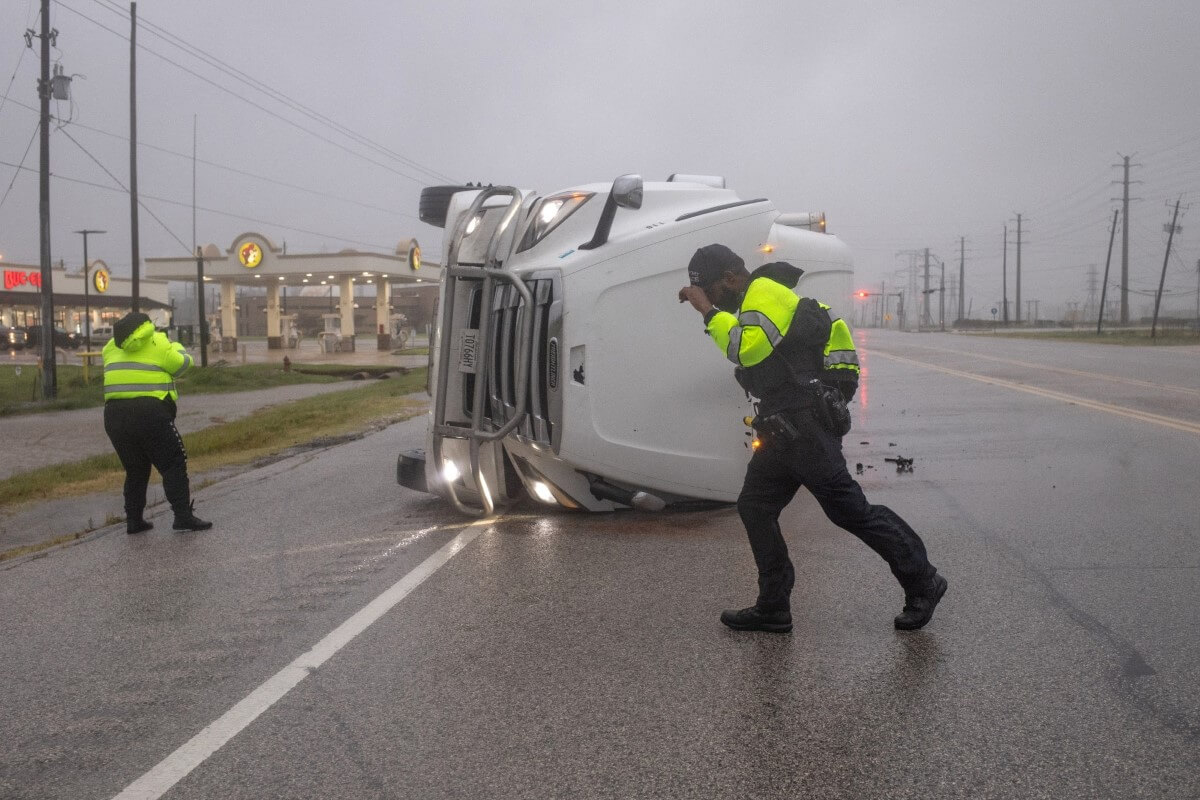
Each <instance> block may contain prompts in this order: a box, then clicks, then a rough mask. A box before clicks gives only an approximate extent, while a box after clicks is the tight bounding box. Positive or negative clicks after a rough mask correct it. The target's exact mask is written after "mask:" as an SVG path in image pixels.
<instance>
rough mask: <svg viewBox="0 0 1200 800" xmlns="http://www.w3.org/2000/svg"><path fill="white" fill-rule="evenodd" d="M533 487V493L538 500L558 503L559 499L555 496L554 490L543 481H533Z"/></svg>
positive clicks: (553, 503) (552, 503)
mask: <svg viewBox="0 0 1200 800" xmlns="http://www.w3.org/2000/svg"><path fill="white" fill-rule="evenodd" d="M530 485H531V486H532V487H533V493H534V495H535V496H536V497H537V499H538V500H541V501H542V502H543V503H549V504H550V505H555V506H556V505H558V500H557V499H556V498H555V497H554V492H552V491H550V487H549V486H547V485H546V484H545V483H543V482H542V481H533V483H531V484H530Z"/></svg>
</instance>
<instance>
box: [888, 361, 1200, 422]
mask: <svg viewBox="0 0 1200 800" xmlns="http://www.w3.org/2000/svg"><path fill="white" fill-rule="evenodd" d="M874 353H875V355H877V356H880V357H882V358H890V359H892V360H893V361H900V362H903V363H905V364H913V365H914V366H918V367H924V368H925V369H932V370H934V371H936V372H944V373H946V374H947V375H957V376H958V377H960V378H967V379H969V380H973V381H979V382H980V383H986V384H989V385H991V386H1003V387H1005V388H1008V389H1015V390H1016V391H1018V392H1025V393H1027V394H1035V395H1037V396H1039V397H1048V398H1050V399H1051V400H1061V401H1062V402H1064V403H1067V404H1069V405H1073V406H1083V407H1085V408H1091V409H1095V410H1096V411H1104V412H1107V413H1109V414H1116V415H1118V416H1121V417H1127V418H1128V419H1136V420H1138V421H1140V422H1149V423H1152V424H1154V425H1162V426H1163V427H1166V428H1174V429H1175V430H1177V431H1183V432H1184V433H1194V434H1197V435H1200V424H1197V423H1195V422H1188V421H1187V420H1183V419H1176V418H1175V417H1164V416H1163V415H1161V414H1151V413H1150V412H1148V411H1138V410H1137V409H1134V408H1126V407H1124V406H1116V405H1113V404H1112V403H1102V402H1100V401H1098V400H1089V399H1087V398H1086V397H1078V396H1076V395H1073V394H1066V393H1065V392H1056V391H1053V390H1051V389H1040V388H1038V387H1036V386H1028V385H1026V384H1023V383H1016V382H1015V381H1008V380H1004V379H1003V378H990V377H988V376H986V375H976V374H975V373H973V372H963V371H962V370H958V369H951V368H950V367H942V366H938V365H936V364H929V363H927V362H925V361H918V360H917V359H915V358H905V357H904V356H898V355H895V354H894V353H886V352H884V351H882V350H875V351H874Z"/></svg>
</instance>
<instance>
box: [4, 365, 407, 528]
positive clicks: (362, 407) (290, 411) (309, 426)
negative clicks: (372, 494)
mask: <svg viewBox="0 0 1200 800" xmlns="http://www.w3.org/2000/svg"><path fill="white" fill-rule="evenodd" d="M353 371H361V370H357V369H356V370H353ZM424 386H425V370H424V369H415V370H412V371H410V372H409V373H408V374H406V375H401V376H398V377H395V378H390V379H387V380H377V381H373V382H372V383H371V385H369V386H364V387H362V388H360V389H355V390H353V391H345V392H334V393H333V394H327V395H318V396H316V397H307V398H304V399H302V400H296V401H293V402H290V403H282V404H280V405H277V406H269V407H267V408H263V409H260V410H258V411H256V412H255V413H253V414H251V415H250V416H248V417H244V418H242V419H239V420H234V421H233V422H226V423H223V424H220V425H214V426H212V427H210V428H205V429H204V430H201V431H197V432H195V433H190V434H187V435H185V436H184V437H183V441H184V446H185V447H186V448H187V452H188V470H189V472H190V473H191V476H192V477H193V478H195V476H196V475H197V474H199V473H201V472H206V471H211V470H215V469H218V468H224V467H232V466H238V465H244V464H251V463H253V462H255V461H258V460H260V459H263V458H267V457H270V456H274V455H277V454H279V453H281V452H283V451H285V450H288V449H289V448H293V447H297V446H303V445H308V444H310V443H313V442H320V441H324V440H328V439H332V438H335V437H339V436H345V435H347V434H355V433H360V432H364V431H368V430H373V429H376V428H378V427H381V426H383V425H388V424H391V423H394V422H399V421H401V420H404V419H408V418H409V417H412V416H415V415H417V414H419V413H421V412H422V411H423V410H424V408H425V404H426V396H425V395H424V393H423V391H424ZM418 392H419V393H420V394H414V393H418ZM409 395H414V396H411V397H410V396H409ZM124 479H125V473H124V471H123V470H122V469H121V464H120V462H119V461H118V460H117V456H116V454H115V453H111V454H105V455H99V456H92V457H90V458H85V459H82V460H80V461H75V462H70V463H64V464H55V465H52V466H49V467H42V468H40V469H35V470H30V471H28V472H20V473H17V474H16V475H12V476H10V477H8V478H6V479H4V480H0V508H4V507H11V506H16V505H21V504H24V503H30V502H37V501H44V500H53V499H58V498H63V497H73V496H78V495H83V494H90V493H92V492H120V491H121V485H122V483H123V481H124ZM154 479H155V480H157V479H158V475H157V473H155V475H154Z"/></svg>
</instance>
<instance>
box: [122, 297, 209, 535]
mask: <svg viewBox="0 0 1200 800" xmlns="http://www.w3.org/2000/svg"><path fill="white" fill-rule="evenodd" d="M191 365H192V357H191V356H190V355H188V354H187V353H186V352H184V350H183V345H181V344H179V343H178V342H172V341H170V340H168V339H167V337H166V336H165V335H164V334H162V333H158V332H156V331H155V330H154V323H152V322H151V321H150V318H149V317H148V316H146V315H145V314H142V313H139V312H136V311H135V312H132V313H129V314H126V315H125V316H124V317H122V318H121V320H120V321H119V322H117V324H116V325H114V326H113V338H112V339H110V340H109V342H108V344H106V345H104V432H105V433H107V434H108V438H109V439H110V440H111V441H112V444H113V448H114V449H115V450H116V451H117V457H118V458H120V459H121V465H122V466H123V467H125V530H126V531H128V532H129V533H142V532H143V531H148V530H150V529H151V528H153V527H154V526H153V525H152V524H151V523H149V522H147V521H146V519H145V516H144V512H145V509H146V485H147V484H148V483H149V482H150V467H151V465H153V466H154V468H155V469H157V470H158V472H159V474H160V475H162V483H163V493H164V494H165V495H166V496H167V501H168V502H169V503H170V504H171V510H172V511H174V512H175V522H174V526H173V527H174V528H175V530H177V531H203V530H207V529H209V528H211V527H212V523H211V522H205V521H204V520H202V519H200V518H199V517H197V516H196V515H195V514H194V513H192V505H193V504H192V502H191V500H190V498H189V489H188V474H187V453H186V452H185V451H184V449H183V440H182V439H181V438H179V431H177V430H175V401H176V399H177V398H178V397H179V392H178V391H177V390H176V388H175V379H176V378H178V377H179V376H180V375H182V374H183V372H184V371H185V370H186V369H187V368H188V367H190V366H191Z"/></svg>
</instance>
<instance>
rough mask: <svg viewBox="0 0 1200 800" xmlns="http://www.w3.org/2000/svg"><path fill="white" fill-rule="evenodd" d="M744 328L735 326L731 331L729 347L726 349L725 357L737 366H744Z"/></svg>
mask: <svg viewBox="0 0 1200 800" xmlns="http://www.w3.org/2000/svg"><path fill="white" fill-rule="evenodd" d="M741 352H742V327H741V326H740V325H735V326H734V327H733V328H731V329H730V330H729V347H727V348H726V349H725V357H726V358H728V359H729V360H730V361H732V362H733V363H734V364H736V365H737V366H739V367H740V366H741V365H742V359H741Z"/></svg>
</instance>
